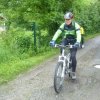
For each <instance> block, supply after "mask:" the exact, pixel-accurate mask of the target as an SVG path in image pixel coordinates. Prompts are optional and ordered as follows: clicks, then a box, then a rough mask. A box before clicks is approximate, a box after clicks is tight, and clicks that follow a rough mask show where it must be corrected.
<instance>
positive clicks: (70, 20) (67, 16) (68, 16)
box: [64, 12, 73, 25]
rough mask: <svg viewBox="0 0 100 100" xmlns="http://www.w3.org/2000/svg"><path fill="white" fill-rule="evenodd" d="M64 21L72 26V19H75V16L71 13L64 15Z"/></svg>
mask: <svg viewBox="0 0 100 100" xmlns="http://www.w3.org/2000/svg"><path fill="white" fill-rule="evenodd" d="M64 19H65V22H66V24H67V25H70V24H71V22H72V19H73V14H72V13H71V12H67V13H66V14H65V15H64Z"/></svg>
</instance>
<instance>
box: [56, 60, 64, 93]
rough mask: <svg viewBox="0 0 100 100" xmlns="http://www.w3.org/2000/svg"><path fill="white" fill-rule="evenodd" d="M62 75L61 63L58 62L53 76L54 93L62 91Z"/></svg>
mask: <svg viewBox="0 0 100 100" xmlns="http://www.w3.org/2000/svg"><path fill="white" fill-rule="evenodd" d="M62 73H63V63H62V62H58V64H57V66H56V69H55V75H54V89H55V91H56V93H59V92H60V91H61V89H62V84H63V81H64V77H62Z"/></svg>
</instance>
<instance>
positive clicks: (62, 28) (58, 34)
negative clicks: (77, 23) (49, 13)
mask: <svg viewBox="0 0 100 100" xmlns="http://www.w3.org/2000/svg"><path fill="white" fill-rule="evenodd" d="M63 30H64V23H63V24H62V25H61V26H60V27H59V29H58V30H57V31H56V32H55V34H54V36H53V38H52V40H54V41H56V40H57V38H58V37H59V36H60V34H61V33H62V31H63Z"/></svg>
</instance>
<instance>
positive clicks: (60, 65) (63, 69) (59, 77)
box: [54, 44, 73, 93]
mask: <svg viewBox="0 0 100 100" xmlns="http://www.w3.org/2000/svg"><path fill="white" fill-rule="evenodd" d="M55 47H58V48H62V53H61V55H59V57H58V62H57V66H56V68H55V74H54V89H55V91H56V93H59V92H60V91H61V89H62V85H63V82H64V77H65V74H66V75H68V76H69V77H71V72H72V71H71V69H72V68H71V63H72V61H71V54H70V49H71V48H73V45H70V44H69V45H66V46H64V45H59V44H55ZM67 51H68V53H67ZM66 53H67V54H66Z"/></svg>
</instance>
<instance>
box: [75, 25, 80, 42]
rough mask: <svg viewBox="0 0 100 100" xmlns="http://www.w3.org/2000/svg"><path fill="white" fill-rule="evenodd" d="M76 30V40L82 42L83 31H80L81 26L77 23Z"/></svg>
mask: <svg viewBox="0 0 100 100" xmlns="http://www.w3.org/2000/svg"><path fill="white" fill-rule="evenodd" d="M75 30H76V40H77V42H79V43H80V42H81V31H80V26H79V25H78V24H77V23H75Z"/></svg>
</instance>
